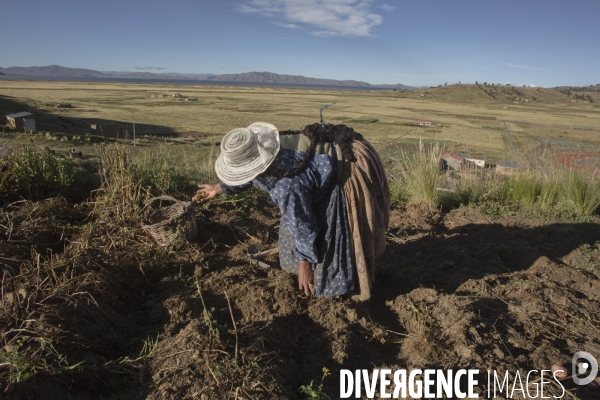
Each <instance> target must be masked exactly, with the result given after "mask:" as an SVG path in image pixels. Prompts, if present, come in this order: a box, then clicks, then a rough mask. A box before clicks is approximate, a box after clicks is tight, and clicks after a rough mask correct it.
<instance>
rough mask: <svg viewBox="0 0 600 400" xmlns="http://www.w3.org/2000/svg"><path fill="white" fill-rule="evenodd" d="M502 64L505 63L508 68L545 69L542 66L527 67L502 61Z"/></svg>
mask: <svg viewBox="0 0 600 400" xmlns="http://www.w3.org/2000/svg"><path fill="white" fill-rule="evenodd" d="M504 65H506V66H508V67H510V68H521V69H530V70H532V71H547V70H546V69H543V68H535V67H528V66H526V65H517V64H511V63H504Z"/></svg>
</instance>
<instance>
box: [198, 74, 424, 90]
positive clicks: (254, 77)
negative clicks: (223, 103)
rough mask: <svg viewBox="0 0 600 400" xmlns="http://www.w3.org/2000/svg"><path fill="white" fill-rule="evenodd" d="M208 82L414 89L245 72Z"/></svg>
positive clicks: (216, 77) (213, 78) (219, 77)
mask: <svg viewBox="0 0 600 400" xmlns="http://www.w3.org/2000/svg"><path fill="white" fill-rule="evenodd" d="M210 80H214V81H221V82H259V83H288V84H297V85H324V86H353V87H364V88H371V87H373V88H380V87H389V88H390V89H393V88H396V89H414V87H411V86H406V85H402V84H396V85H371V84H369V83H367V82H361V81H355V80H342V81H339V80H335V79H320V78H307V77H305V76H302V75H282V74H276V73H273V72H247V73H244V74H225V75H215V76H214V77H212V78H210Z"/></svg>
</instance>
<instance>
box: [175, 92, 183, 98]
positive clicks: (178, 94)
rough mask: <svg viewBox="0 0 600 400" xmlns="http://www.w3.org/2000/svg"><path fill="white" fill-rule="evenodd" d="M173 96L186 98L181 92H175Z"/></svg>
mask: <svg viewBox="0 0 600 400" xmlns="http://www.w3.org/2000/svg"><path fill="white" fill-rule="evenodd" d="M173 97H175V98H176V99H183V98H184V96H183V95H182V94H181V93H175V94H174V95H173Z"/></svg>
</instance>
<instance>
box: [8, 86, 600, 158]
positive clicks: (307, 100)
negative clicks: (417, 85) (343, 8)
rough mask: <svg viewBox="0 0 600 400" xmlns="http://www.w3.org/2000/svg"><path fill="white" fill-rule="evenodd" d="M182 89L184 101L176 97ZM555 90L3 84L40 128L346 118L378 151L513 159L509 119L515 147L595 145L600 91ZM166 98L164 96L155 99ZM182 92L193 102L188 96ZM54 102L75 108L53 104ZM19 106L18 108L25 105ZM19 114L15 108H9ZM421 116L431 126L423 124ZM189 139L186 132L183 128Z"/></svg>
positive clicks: (289, 125) (207, 130)
mask: <svg viewBox="0 0 600 400" xmlns="http://www.w3.org/2000/svg"><path fill="white" fill-rule="evenodd" d="M175 93H180V94H181V95H182V96H184V97H183V98H174V97H172V95H173V94H175ZM576 94H577V93H573V94H572V95H568V94H566V93H562V92H560V91H559V90H557V89H548V88H515V87H508V86H507V87H505V86H491V85H485V86H484V85H467V84H464V85H463V84H456V85H449V86H444V87H436V88H429V89H422V90H415V91H391V90H385V91H383V90H378V91H348V90H346V91H342V90H339V91H332V90H317V89H285V88H260V87H217V86H206V85H172V84H121V83H80V82H41V81H0V95H2V96H5V97H4V98H5V99H6V98H9V99H11V100H14V101H16V102H18V103H20V104H21V105H23V106H30V107H35V108H36V109H38V110H40V112H43V117H41V118H39V117H38V130H40V131H48V132H55V131H58V132H64V133H77V134H81V133H86V132H91V130H90V129H89V125H90V124H91V123H97V122H100V123H118V124H120V125H122V126H123V129H124V130H127V131H128V133H129V134H130V135H131V134H132V131H133V121H134V119H135V123H136V134H137V135H138V136H143V135H165V134H173V135H177V136H186V135H185V133H190V132H193V136H195V137H196V138H198V137H205V138H206V139H205V140H209V139H212V140H215V141H218V140H219V139H220V137H222V135H224V134H225V133H226V132H228V131H229V130H230V129H233V128H235V127H240V126H247V125H249V124H250V123H252V122H255V121H265V122H270V123H272V124H274V125H275V126H277V127H278V128H279V129H280V130H286V129H300V128H301V127H303V126H304V125H307V124H311V123H314V122H317V121H319V108H320V107H321V106H323V105H326V104H330V103H336V104H335V105H333V106H331V107H330V108H328V109H326V110H325V111H324V120H325V122H331V123H343V124H346V125H349V126H351V127H353V128H354V129H355V130H357V131H358V132H360V133H362V134H363V135H364V136H365V137H366V138H367V139H368V140H369V141H371V142H372V143H373V144H374V145H375V146H376V148H378V149H379V150H384V149H386V148H394V147H395V146H402V145H403V144H414V143H416V142H417V141H418V140H419V139H423V140H425V141H437V142H439V143H443V145H444V146H445V148H446V149H447V150H449V151H462V152H465V153H467V152H468V153H474V154H480V155H485V156H486V157H487V158H488V159H489V160H491V161H496V160H499V159H512V158H514V154H512V150H510V148H509V147H508V141H507V138H506V132H505V125H504V123H506V126H507V127H508V129H509V130H510V132H511V133H512V134H513V138H514V140H515V142H516V143H517V146H518V147H519V148H520V150H521V151H525V150H527V149H528V148H531V147H536V146H539V145H540V144H541V143H542V144H546V145H547V146H553V147H554V148H556V149H561V148H564V149H565V150H566V149H571V150H573V149H577V150H580V151H595V150H597V149H598V148H600V135H599V133H600V93H598V92H597V91H589V92H585V94H586V95H589V96H590V97H591V98H592V101H593V102H590V101H588V100H575V99H574V98H573V97H574V95H576ZM158 96H164V97H158ZM186 98H195V99H196V100H191V101H187V100H186ZM58 102H68V103H71V105H72V108H64V109H56V108H54V104H55V103H58ZM21 108H23V107H21ZM7 111H11V112H12V111H21V110H7ZM422 119H427V120H431V121H432V126H430V127H423V126H420V125H419V121H420V120H422ZM188 136H192V135H189V134H188Z"/></svg>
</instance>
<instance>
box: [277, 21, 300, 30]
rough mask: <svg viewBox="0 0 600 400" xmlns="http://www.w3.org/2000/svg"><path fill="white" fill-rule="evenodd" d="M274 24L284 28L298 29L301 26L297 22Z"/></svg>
mask: <svg viewBox="0 0 600 400" xmlns="http://www.w3.org/2000/svg"><path fill="white" fill-rule="evenodd" d="M274 24H275V25H277V26H280V27H282V28H288V29H298V28H300V27H299V26H298V25H296V24H282V23H281V22H274Z"/></svg>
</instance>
